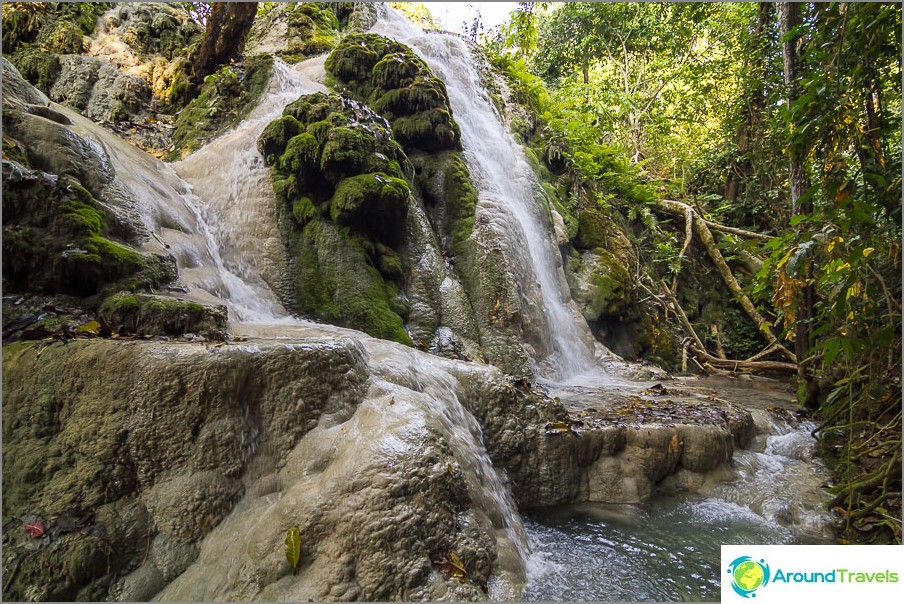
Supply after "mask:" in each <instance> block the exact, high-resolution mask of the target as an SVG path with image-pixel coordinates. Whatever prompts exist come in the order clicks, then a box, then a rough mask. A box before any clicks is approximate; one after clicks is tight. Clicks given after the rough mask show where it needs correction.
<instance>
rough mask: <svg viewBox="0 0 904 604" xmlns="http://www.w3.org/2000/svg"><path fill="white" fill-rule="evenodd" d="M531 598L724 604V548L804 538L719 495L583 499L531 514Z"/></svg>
mask: <svg viewBox="0 0 904 604" xmlns="http://www.w3.org/2000/svg"><path fill="white" fill-rule="evenodd" d="M525 528H526V530H527V533H528V536H529V539H530V544H531V548H532V550H533V554H532V555H531V559H530V562H529V566H528V585H527V588H526V590H525V593H524V595H523V598H524V600H525V601H588V600H593V601H610V602H611V601H615V602H619V601H635V602H636V601H652V602H678V601H696V602H702V601H717V600H719V597H720V583H719V582H720V580H721V575H722V573H721V572H720V559H719V557H720V545H722V544H723V543H724V544H739V545H743V544H782V543H794V542H796V540H795V538H794V536H793V535H792V533H791V531H790V530H789V529H786V528H784V527H782V526H778V525H776V524H775V523H773V522H769V521H767V520H766V519H765V518H763V517H762V516H759V515H757V514H755V513H753V512H751V511H750V509H748V508H746V507H742V506H738V505H735V504H733V503H729V502H726V501H723V500H721V499H714V498H709V499H705V498H688V497H682V498H672V497H663V498H657V499H655V500H651V501H649V502H646V503H643V504H637V505H600V504H582V505H580V506H570V507H564V508H557V509H556V510H554V511H549V512H541V513H535V514H533V515H532V516H528V517H527V518H525Z"/></svg>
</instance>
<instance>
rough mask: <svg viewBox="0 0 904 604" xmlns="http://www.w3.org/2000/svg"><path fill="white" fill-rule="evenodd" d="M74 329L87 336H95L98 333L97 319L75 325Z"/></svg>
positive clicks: (98, 324)
mask: <svg viewBox="0 0 904 604" xmlns="http://www.w3.org/2000/svg"><path fill="white" fill-rule="evenodd" d="M75 330H76V331H77V332H79V333H83V334H86V335H89V336H96V335H98V334H99V333H100V323H98V322H97V321H88V322H87V323H85V324H84V325H79V326H78V327H76V328H75Z"/></svg>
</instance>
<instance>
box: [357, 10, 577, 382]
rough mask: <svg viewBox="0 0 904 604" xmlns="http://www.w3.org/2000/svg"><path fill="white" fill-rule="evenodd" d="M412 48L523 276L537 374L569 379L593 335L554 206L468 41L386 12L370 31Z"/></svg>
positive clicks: (486, 219) (484, 208)
mask: <svg viewBox="0 0 904 604" xmlns="http://www.w3.org/2000/svg"><path fill="white" fill-rule="evenodd" d="M371 31H373V32H374V33H378V34H381V35H384V36H386V37H390V38H394V39H396V40H398V41H400V42H404V43H406V44H408V45H409V46H411V47H412V48H413V49H414V50H415V52H417V53H418V54H419V55H420V56H421V58H423V59H424V60H425V61H426V62H427V64H428V65H429V66H430V69H432V70H433V72H434V73H435V74H436V76H437V77H439V78H440V79H442V80H443V81H444V82H445V84H446V89H447V91H448V94H449V102H450V104H451V106H452V114H453V118H454V119H455V121H456V122H457V123H458V125H459V127H460V128H461V138H462V147H463V149H464V156H465V160H466V162H467V164H468V169H469V170H470V172H471V180H472V182H473V183H474V186H475V187H476V189H477V192H478V206H477V215H478V223H481V222H482V223H484V224H486V225H487V227H486V228H490V229H494V230H496V231H497V233H498V235H499V236H500V238H501V239H502V240H503V241H504V242H505V244H506V247H507V249H506V253H505V254H504V256H505V258H506V259H507V260H508V261H510V262H511V263H512V264H513V265H514V268H515V273H516V274H517V275H518V276H519V277H520V282H519V283H518V285H519V287H520V291H519V298H520V301H521V305H522V312H523V313H524V314H525V315H526V316H527V317H528V321H526V323H527V329H528V330H534V331H535V333H533V334H531V333H527V334H525V337H526V339H527V340H529V341H530V342H531V344H533V345H534V346H535V348H537V349H538V352H540V351H542V352H540V354H538V355H537V358H535V359H534V360H535V362H536V363H537V371H538V373H539V374H540V375H541V376H543V377H547V378H554V379H559V380H562V379H565V378H568V377H569V376H573V375H576V374H580V373H584V372H586V371H588V370H589V369H590V368H591V367H592V366H593V362H594V351H593V345H592V344H591V342H592V341H593V338H592V336H591V334H590V331H589V329H588V328H587V324H586V322H585V321H584V320H583V318H582V317H581V315H580V313H579V312H578V311H577V309H576V307H575V306H574V304H573V302H572V301H571V294H570V292H569V290H568V286H567V284H566V282H565V274H564V270H563V268H562V263H561V258H560V256H559V253H558V250H556V249H555V243H554V241H553V238H552V237H551V231H552V228H551V217H550V210H549V209H548V208H547V206H546V205H545V203H544V202H543V200H542V199H541V197H540V196H541V195H542V193H541V189H540V187H539V185H538V184H537V181H536V177H535V175H534V173H533V170H532V169H531V167H530V165H529V164H528V163H527V161H526V159H525V158H524V152H523V151H522V149H521V147H520V146H519V145H518V144H517V142H516V141H515V140H514V138H513V137H512V135H511V133H510V132H509V131H508V129H507V128H506V127H505V125H504V124H503V123H502V121H501V119H500V117H499V115H498V112H497V111H496V109H495V107H494V106H493V103H492V102H491V101H490V97H489V95H488V94H487V92H486V90H485V89H484V87H483V84H482V83H481V80H482V78H481V75H480V73H479V72H478V70H477V67H476V61H475V60H474V58H473V57H472V56H471V51H470V50H469V49H468V46H467V44H466V43H465V41H464V40H463V39H461V38H459V37H457V36H454V35H450V34H440V33H431V34H425V33H424V31H423V30H421V29H419V28H418V27H416V26H414V25H412V24H411V23H410V22H408V21H407V20H406V19H405V18H404V17H402V16H401V15H400V14H399V13H398V12H396V11H394V10H392V9H385V11H384V14H383V15H381V18H380V20H379V21H378V22H377V24H376V25H375V26H374V27H373V28H372V29H371Z"/></svg>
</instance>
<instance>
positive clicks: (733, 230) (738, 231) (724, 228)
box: [675, 201, 774, 241]
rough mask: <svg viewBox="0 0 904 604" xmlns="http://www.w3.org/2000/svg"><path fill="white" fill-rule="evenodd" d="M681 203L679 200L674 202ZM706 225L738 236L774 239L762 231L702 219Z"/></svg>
mask: <svg viewBox="0 0 904 604" xmlns="http://www.w3.org/2000/svg"><path fill="white" fill-rule="evenodd" d="M675 203H681V202H677V201H676V202H675ZM703 222H705V223H706V226H708V227H709V228H711V229H712V230H714V231H722V232H723V233H731V234H732V235H737V236H738V237H747V238H748V239H765V240H766V241H769V240H770V239H774V237H773V236H772V235H764V234H762V233H756V232H754V231H745V230H744V229H738V228H735V227H730V226H727V225H724V224H720V223H718V222H713V221H712V220H704V221H703Z"/></svg>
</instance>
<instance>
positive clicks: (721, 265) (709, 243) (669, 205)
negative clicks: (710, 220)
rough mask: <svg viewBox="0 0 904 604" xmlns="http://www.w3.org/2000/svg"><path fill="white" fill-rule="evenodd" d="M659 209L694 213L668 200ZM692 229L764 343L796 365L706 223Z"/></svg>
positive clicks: (677, 212) (679, 214)
mask: <svg viewBox="0 0 904 604" xmlns="http://www.w3.org/2000/svg"><path fill="white" fill-rule="evenodd" d="M659 207H660V209H662V210H663V211H664V212H666V213H668V214H672V215H674V216H682V217H684V216H686V215H687V212H688V210H690V211H691V212H692V213H693V212H694V209H693V208H691V207H690V206H689V205H687V204H686V203H681V202H680V201H672V200H669V199H662V200H660V202H659ZM693 227H694V232H695V233H696V234H697V238H698V239H699V240H700V242H701V243H702V244H703V246H704V247H705V248H706V251H707V253H708V254H709V257H710V259H712V261H713V264H715V265H716V269H717V270H718V271H719V274H720V275H721V276H722V281H724V282H725V285H726V286H728V290H729V291H730V292H731V293H732V294H733V295H734V296H735V299H737V300H738V303H739V304H740V305H741V308H743V309H744V312H746V313H747V316H748V317H750V318H751V319H752V320H753V322H754V323H755V324H756V326H757V328H758V330H759V331H760V333H762V334H763V337H764V338H766V341H767V342H768V343H769V344H772V345H773V346H775V347H776V349H778V350H780V351H781V352H782V354H784V355H785V356H786V357H787V358H788V359H789V360H791V361H792V362H794V363H797V357H796V356H795V355H794V353H793V352H791V351H790V350H788V349H787V348H785V347H784V346H783V345H782V344H781V343H780V342H779V341H778V338H776V337H775V334H773V333H772V330H771V329H770V327H771V324H770V323H769V322H768V321H766V319H765V318H764V317H763V316H762V315H761V314H760V313H759V311H758V310H757V309H756V307H755V306H754V305H753V302H751V301H750V298H748V297H747V294H745V293H744V290H743V289H741V285H740V284H739V283H738V280H737V279H735V276H734V274H733V273H732V272H731V269H730V268H729V266H728V263H727V262H725V258H724V257H723V256H722V252H720V251H719V247H718V246H717V245H716V241H715V239H713V234H712V232H710V230H709V227H708V226H707V221H705V220H700V219H698V220H694V221H693Z"/></svg>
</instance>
